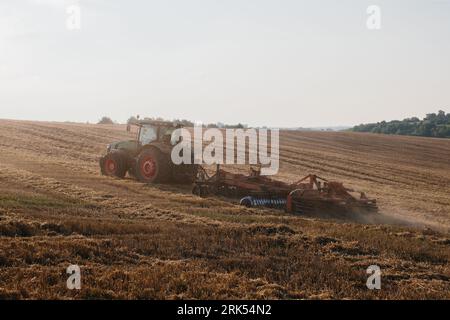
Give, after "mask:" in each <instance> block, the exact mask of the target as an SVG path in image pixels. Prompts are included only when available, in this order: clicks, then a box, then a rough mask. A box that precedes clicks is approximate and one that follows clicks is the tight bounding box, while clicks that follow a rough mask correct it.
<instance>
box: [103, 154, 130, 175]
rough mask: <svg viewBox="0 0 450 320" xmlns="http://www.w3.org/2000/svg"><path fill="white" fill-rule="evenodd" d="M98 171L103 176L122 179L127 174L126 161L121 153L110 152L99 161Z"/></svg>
mask: <svg viewBox="0 0 450 320" xmlns="http://www.w3.org/2000/svg"><path fill="white" fill-rule="evenodd" d="M100 170H101V172H102V174H103V175H105V176H114V177H119V178H123V177H125V174H126V173H127V168H126V159H125V157H124V155H122V153H121V152H110V153H108V154H107V155H105V156H104V157H103V158H101V159H100Z"/></svg>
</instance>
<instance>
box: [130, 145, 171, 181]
mask: <svg viewBox="0 0 450 320" xmlns="http://www.w3.org/2000/svg"><path fill="white" fill-rule="evenodd" d="M170 173H171V170H170V159H169V157H168V156H166V155H164V154H163V153H162V152H161V151H159V150H158V149H156V148H150V149H146V150H144V151H142V152H141V153H140V154H139V156H138V158H137V163H136V169H135V174H136V177H137V178H138V180H139V181H141V182H145V183H163V182H167V181H168V180H170Z"/></svg>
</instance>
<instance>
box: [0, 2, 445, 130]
mask: <svg viewBox="0 0 450 320" xmlns="http://www.w3.org/2000/svg"><path fill="white" fill-rule="evenodd" d="M72 4H78V5H79V6H80V8H81V29H80V30H69V29H68V28H67V27H66V20H67V19H68V17H69V15H68V14H67V12H66V9H67V7H68V6H69V5H72ZM369 5H378V6H379V7H380V8H381V29H380V30H369V29H368V28H367V26H366V21H367V18H368V14H367V13H366V10H367V7H368V6H369ZM449 107H450V0H434V1H433V0H386V1H385V0H377V1H375V0H371V1H366V0H341V1H336V0H304V1H302V0H276V1H275V0H270V1H269V0H189V1H187V0H159V1H151V0H142V1H141V0H78V1H75V0H67V1H66V0H0V118H7V119H30V120H50V121H80V122H86V121H90V122H95V121H97V120H98V119H99V118H100V117H101V116H104V115H106V116H110V117H111V118H112V119H113V120H116V121H120V122H124V121H126V119H127V118H128V117H129V116H130V115H136V114H140V115H141V116H155V117H157V116H160V117H163V118H167V119H174V118H186V119H189V120H194V121H202V122H205V123H209V122H217V121H220V122H224V123H237V122H242V123H247V124H249V125H252V126H261V125H268V126H272V127H296V126H303V127H313V126H331V125H355V124H359V123H366V122H376V121H381V120H392V119H402V118H405V117H409V116H419V117H423V116H424V115H425V114H426V113H429V112H436V111H437V110H438V109H443V110H445V111H447V112H450V108H449Z"/></svg>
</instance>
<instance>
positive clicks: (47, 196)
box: [0, 120, 450, 299]
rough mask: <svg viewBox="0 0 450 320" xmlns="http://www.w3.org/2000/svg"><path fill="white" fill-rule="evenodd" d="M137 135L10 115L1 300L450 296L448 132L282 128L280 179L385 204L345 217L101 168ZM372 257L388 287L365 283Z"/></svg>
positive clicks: (2, 164) (0, 244) (0, 186)
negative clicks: (263, 204)
mask: <svg viewBox="0 0 450 320" xmlns="http://www.w3.org/2000/svg"><path fill="white" fill-rule="evenodd" d="M132 138H133V135H132V134H130V133H127V132H126V131H125V127H124V126H121V125H114V126H108V125H87V124H74V123H46V122H28V121H11V120H0V299H11V298H12V299H36V298H44V299H72V298H74V299H101V298H104V299H110V298H124V299H180V298H185V299H233V298H234V299H241V298H247V299H256V298H261V299H330V298H332V299H333V298H334V299H344V298H354V299H359V298H362V299H386V298H389V299H411V298H420V299H425V298H428V299H433V298H444V299H448V298H450V265H449V260H450V233H449V230H450V140H444V139H431V138H419V137H417V138H416V137H401V136H385V135H372V134H361V133H346V132H338V133H335V132H294V131H284V132H281V134H280V144H281V149H280V155H281V168H280V173H279V175H278V178H279V179H282V180H286V181H294V180H296V179H297V178H300V177H302V176H304V175H306V174H309V173H316V174H318V175H320V176H323V177H326V178H329V179H332V180H333V179H335V180H340V181H343V182H344V183H345V184H346V185H347V186H349V187H352V188H355V189H358V190H361V191H365V192H366V193H367V194H368V196H370V197H375V198H377V199H378V203H379V206H380V210H381V213H380V215H378V216H375V217H370V218H366V217H354V218H352V219H350V220H349V219H347V220H337V219H329V218H328V217H301V216H293V215H289V214H286V213H284V212H283V211H277V210H270V209H247V208H242V207H240V206H238V205H237V204H236V203H235V202H233V201H230V200H227V199H224V198H215V197H211V198H205V199H203V198H199V197H196V196H194V195H192V194H191V192H190V187H189V186H179V185H144V184H142V183H139V182H137V181H134V180H132V179H130V178H127V179H124V180H119V179H115V178H110V177H104V176H101V175H100V173H99V168H98V158H99V157H100V156H101V155H102V154H103V153H104V152H105V148H106V145H107V144H108V143H110V142H112V141H116V140H124V139H132ZM71 264H77V265H79V266H80V267H81V275H82V278H81V279H82V288H81V290H73V291H72V290H68V289H67V287H66V280H67V277H68V275H67V274H66V268H67V267H68V266H69V265H71ZM374 264H375V265H378V266H380V267H381V270H382V288H381V290H368V289H367V287H366V279H367V277H368V275H367V274H366V269H367V267H368V266H370V265H374Z"/></svg>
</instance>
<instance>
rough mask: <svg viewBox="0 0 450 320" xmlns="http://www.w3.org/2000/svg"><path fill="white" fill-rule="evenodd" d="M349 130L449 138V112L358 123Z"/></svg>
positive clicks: (440, 111)
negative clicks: (421, 117)
mask: <svg viewBox="0 0 450 320" xmlns="http://www.w3.org/2000/svg"><path fill="white" fill-rule="evenodd" d="M351 130H352V131H357V132H372V133H384V134H400V135H411V136H423V137H438V138H450V113H447V114H446V113H445V112H444V111H442V110H439V112H438V113H437V114H436V113H429V114H427V115H426V117H425V118H424V119H422V120H420V119H419V118H417V117H412V118H406V119H403V120H401V121H400V120H394V121H388V122H386V121H381V122H377V123H369V124H360V125H359V126H355V127H353V128H352V129H351Z"/></svg>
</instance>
